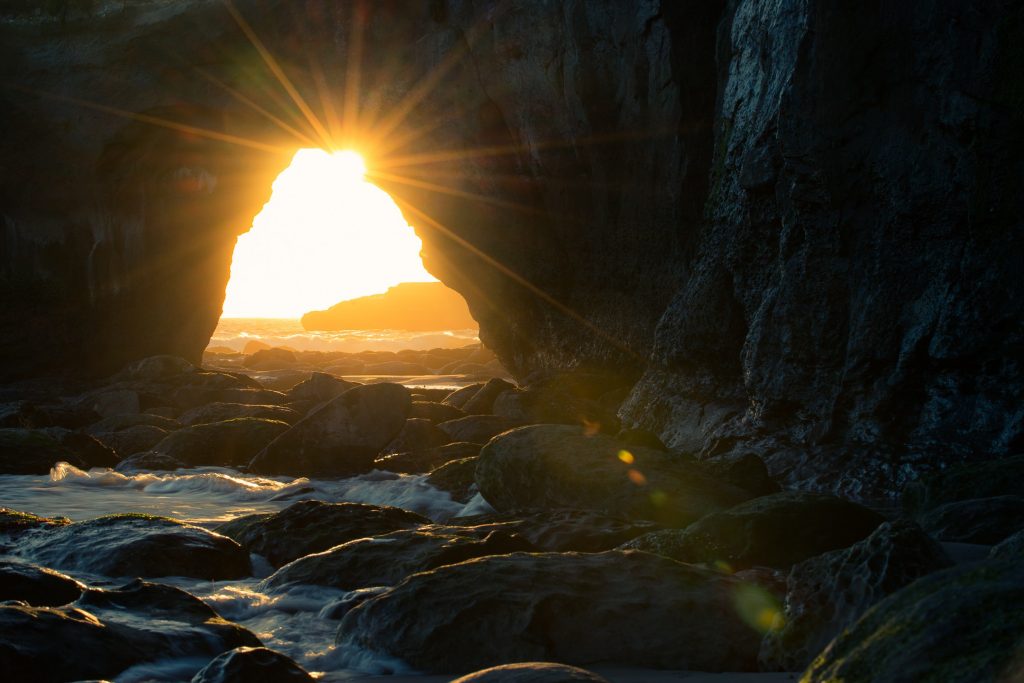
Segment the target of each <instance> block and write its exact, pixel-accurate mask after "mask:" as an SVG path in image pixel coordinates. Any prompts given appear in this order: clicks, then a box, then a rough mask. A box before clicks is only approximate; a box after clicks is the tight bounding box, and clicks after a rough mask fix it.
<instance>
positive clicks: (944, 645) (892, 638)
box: [800, 557, 1024, 683]
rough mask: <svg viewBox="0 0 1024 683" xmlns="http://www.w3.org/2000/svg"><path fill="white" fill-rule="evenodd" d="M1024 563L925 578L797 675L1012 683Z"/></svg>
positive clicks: (1023, 629)
mask: <svg viewBox="0 0 1024 683" xmlns="http://www.w3.org/2000/svg"><path fill="white" fill-rule="evenodd" d="M1022 604H1024V563H1021V562H1020V558H1019V557H1018V558H1009V559H1007V560H995V561H987V562H980V563H970V564H965V565H960V566H956V567H952V568H950V569H946V570H943V571H940V572H936V573H934V574H930V575H928V576H925V577H923V578H920V579H918V580H917V581H915V582H913V583H911V584H910V585H909V586H907V587H905V588H903V589H902V590H899V591H897V592H896V593H894V594H892V595H890V596H889V597H887V598H885V599H884V600H882V601H881V602H879V603H878V604H877V605H875V606H874V607H873V608H872V609H871V610H869V611H868V612H867V613H866V614H865V615H864V616H863V617H861V618H860V620H858V621H857V622H856V623H855V624H853V625H852V626H850V627H849V628H847V629H846V630H844V631H843V632H842V633H840V634H839V636H837V637H836V639H835V640H833V641H832V643H831V644H830V645H829V646H828V647H827V648H826V649H825V650H824V651H823V652H822V653H821V654H819V655H818V656H817V657H816V658H815V659H814V661H813V662H812V663H811V665H810V666H809V667H808V668H807V670H806V671H805V672H804V674H803V677H802V678H801V679H800V681H801V683H826V681H892V682H893V683H901V682H904V681H905V682H906V683H911V682H916V681H942V682H943V683H977V682H978V681H1009V680H1015V679H1016V677H1017V676H1018V675H1019V673H1020V656H1021V634H1022V633H1024V610H1022V609H1021V608H1020V606H1021V605H1022Z"/></svg>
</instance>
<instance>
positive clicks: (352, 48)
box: [342, 2, 366, 141]
mask: <svg viewBox="0 0 1024 683" xmlns="http://www.w3.org/2000/svg"><path fill="white" fill-rule="evenodd" d="M365 21H366V16H365V10H364V8H363V5H362V3H359V2H356V3H354V4H353V5H352V30H351V31H350V32H349V44H348V59H347V60H346V64H345V96H344V99H343V100H342V132H343V135H344V136H345V137H344V139H345V140H346V141H347V140H351V139H352V138H353V137H354V133H355V131H357V130H359V87H360V84H361V81H362V75H363V72H362V60H363V30H364V28H365Z"/></svg>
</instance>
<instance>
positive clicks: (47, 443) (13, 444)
mask: <svg viewBox="0 0 1024 683" xmlns="http://www.w3.org/2000/svg"><path fill="white" fill-rule="evenodd" d="M61 461H63V462H67V463H71V464H72V465H74V466H75V467H78V468H81V469H88V467H89V465H88V463H86V462H85V460H84V459H83V458H81V457H79V456H78V455H77V454H76V453H75V452H74V451H72V450H71V449H70V448H68V447H67V446H65V445H63V444H62V443H61V442H60V440H59V439H57V438H54V437H53V436H51V435H50V434H47V433H46V432H45V431H43V430H40V429H21V428H10V429H0V474H49V472H50V468H51V467H53V466H54V465H55V464H56V463H58V462H61Z"/></svg>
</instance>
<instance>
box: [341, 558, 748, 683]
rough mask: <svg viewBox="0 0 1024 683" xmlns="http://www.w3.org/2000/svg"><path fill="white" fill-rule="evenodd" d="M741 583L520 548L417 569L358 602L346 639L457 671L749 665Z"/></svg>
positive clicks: (663, 563)
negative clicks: (737, 597)
mask: <svg viewBox="0 0 1024 683" xmlns="http://www.w3.org/2000/svg"><path fill="white" fill-rule="evenodd" d="M739 585H740V582H738V581H736V580H735V579H732V578H730V577H726V576H723V575H721V574H717V573H714V572H706V571H703V570H700V569H697V568H695V567H690V566H687V565H683V564H680V563H678V562H673V561H672V560H668V559H665V558H661V557H656V556H654V555H648V554H646V553H619V552H609V553H600V554H590V555H588V554H574V553H570V554H527V553H516V554H512V555H502V556H496V557H485V558H481V559H478V560H471V561H469V562H463V563H461V564H455V565H449V566H446V567H441V568H439V569H435V570H434V571H431V572H424V573H421V574H414V575H413V576H411V577H409V578H408V579H406V580H405V581H403V582H402V583H401V584H399V585H398V586H396V587H395V588H393V589H391V590H390V591H387V592H385V593H383V594H381V595H379V596H377V597H375V598H371V599H370V600H367V601H366V602H364V603H362V604H361V605H358V606H357V607H355V608H354V609H353V610H352V611H351V612H349V613H348V614H346V615H345V618H344V620H343V621H342V623H341V626H340V627H339V629H338V643H339V645H341V646H350V645H354V646H360V647H365V648H369V649H371V650H375V651H378V652H383V653H386V654H389V655H391V656H395V657H398V658H400V659H403V660H404V661H406V662H408V663H409V664H410V665H411V666H413V667H414V668H416V669H419V670H421V671H427V672H443V673H459V672H466V671H472V670H474V669H478V668H480V667H482V666H486V665H493V664H496V663H507V662H516V661H535V660H551V661H558V662H565V663H568V664H580V665H585V664H587V663H588V662H598V661H615V662H619V663H622V664H641V665H644V666H656V667H663V668H672V669H693V670H699V671H722V670H730V671H749V670H752V669H753V668H754V666H755V662H754V660H755V658H756V650H757V645H758V642H759V641H760V635H759V634H758V633H757V632H756V631H755V630H754V629H752V628H750V627H749V626H747V625H746V623H744V622H743V621H742V620H741V619H740V617H739V616H738V615H737V611H736V608H735V606H734V604H733V598H734V593H735V591H736V589H737V587H738V586H739Z"/></svg>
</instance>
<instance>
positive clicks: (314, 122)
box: [223, 0, 332, 148]
mask: <svg viewBox="0 0 1024 683" xmlns="http://www.w3.org/2000/svg"><path fill="white" fill-rule="evenodd" d="M223 2H224V6H225V7H227V10H228V12H229V13H230V14H231V17H232V18H233V19H234V20H235V23H236V24H238V27H239V28H240V29H242V33H244V34H245V37H246V38H248V39H249V42H250V43H252V46H253V47H254V48H256V51H257V52H259V54H260V57H262V58H263V62H264V63H265V64H266V65H267V68H268V69H270V72H271V73H272V74H273V75H274V77H275V78H277V80H278V82H279V83H280V84H281V87H282V88H284V90H285V92H287V93H288V96H289V97H291V98H292V101H293V102H295V106H297V107H298V108H299V111H301V112H302V114H303V116H305V117H306V120H307V121H309V125H311V126H312V127H313V130H315V131H316V133H317V135H319V136H320V138H321V140H322V141H323V142H322V144H323V146H325V147H327V148H331V147H332V145H331V136H330V134H329V133H328V132H327V129H326V128H324V126H323V124H322V123H321V122H320V119H319V118H317V116H316V114H315V113H313V110H312V109H310V108H309V105H308V104H306V101H305V100H304V99H303V98H302V95H300V94H299V91H298V90H296V89H295V86H294V85H292V82H291V81H290V80H289V79H288V76H287V75H286V74H285V72H284V69H282V68H281V65H280V64H278V63H277V60H276V59H275V58H274V55H272V54H271V53H270V50H268V49H267V47H266V45H264V44H263V41H261V40H260V38H259V36H257V35H256V32H255V31H253V29H252V26H250V25H249V22H247V21H246V20H245V17H243V16H242V15H241V13H239V11H238V9H237V8H235V5H234V3H233V2H232V1H231V0H223Z"/></svg>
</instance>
